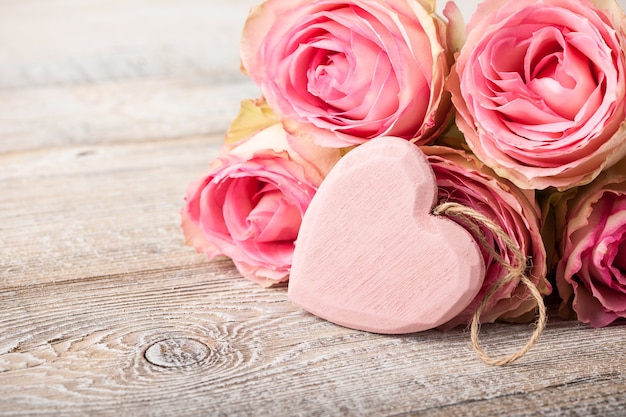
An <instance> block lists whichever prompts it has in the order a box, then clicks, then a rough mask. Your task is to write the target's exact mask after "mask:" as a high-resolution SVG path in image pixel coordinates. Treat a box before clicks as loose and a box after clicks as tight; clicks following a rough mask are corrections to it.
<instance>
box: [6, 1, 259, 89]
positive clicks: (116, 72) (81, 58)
mask: <svg viewBox="0 0 626 417" xmlns="http://www.w3.org/2000/svg"><path fill="white" fill-rule="evenodd" d="M257 3H258V1H255V0H229V1H226V2H216V1H204V0H183V1H177V2H176V1H171V0H153V1H146V0H107V1H105V2H103V1H98V0H52V1H42V0H20V1H11V0H3V1H2V2H0V88H11V89H15V88H24V87H27V88H32V87H43V86H53V85H79V84H80V85H82V84H94V83H100V82H103V81H113V80H114V81H120V80H132V79H153V78H157V79H160V78H174V77H176V78H179V77H182V78H186V79H196V80H197V79H201V80H211V81H212V82H213V83H216V82H226V81H228V80H231V79H232V77H233V76H234V75H236V74H238V73H239V49H238V43H239V37H240V34H241V30H242V28H243V24H244V21H245V19H246V17H247V16H248V11H249V9H250V7H251V6H253V5H255V4H257Z"/></svg>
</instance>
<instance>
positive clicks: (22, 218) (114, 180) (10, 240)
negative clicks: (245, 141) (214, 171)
mask: <svg viewBox="0 0 626 417" xmlns="http://www.w3.org/2000/svg"><path fill="white" fill-rule="evenodd" d="M221 141H222V136H221V135H219V136H208V137H194V138H179V139H174V140H169V141H167V140H158V141H155V142H144V143H131V144H121V145H97V146H81V147H72V146H68V147H64V148H54V149H46V150H37V151H29V152H19V153H8V154H4V155H2V154H0V194H1V195H2V199H0V224H1V225H2V226H1V230H2V232H1V234H0V245H2V248H3V250H2V255H1V256H0V283H1V284H2V286H5V287H12V286H15V285H35V284H39V283H44V282H61V281H66V280H69V281H71V280H76V279H81V278H83V277H91V276H99V275H109V274H119V273H132V272H135V271H140V270H143V269H146V268H147V269H155V268H159V267H165V266H168V265H170V264H171V263H172V262H176V261H178V262H177V263H180V262H182V263H189V262H194V259H197V258H196V257H195V256H192V253H191V252H192V251H190V250H189V248H187V247H185V246H184V245H183V237H182V233H181V232H180V229H179V223H180V218H179V216H178V212H179V211H180V209H181V208H182V206H183V204H184V201H183V198H184V195H185V189H186V187H187V184H188V183H189V182H191V181H192V180H195V179H196V177H198V176H199V175H200V174H201V172H203V171H204V170H206V169H207V168H208V165H209V162H210V161H211V159H213V158H214V157H215V156H216V154H217V150H218V147H219V146H220V144H221Z"/></svg>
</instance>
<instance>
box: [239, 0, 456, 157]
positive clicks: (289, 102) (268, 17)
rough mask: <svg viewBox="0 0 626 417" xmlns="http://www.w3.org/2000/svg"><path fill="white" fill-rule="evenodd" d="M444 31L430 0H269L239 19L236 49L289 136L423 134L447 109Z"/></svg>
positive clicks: (357, 139) (339, 138)
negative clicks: (243, 19) (241, 26)
mask: <svg viewBox="0 0 626 417" xmlns="http://www.w3.org/2000/svg"><path fill="white" fill-rule="evenodd" d="M446 36H447V35H446V24H445V22H444V21H443V20H442V19H441V18H439V17H437V16H436V15H435V13H434V1H433V0H318V1H310V0H268V1H266V2H265V3H264V4H262V5H261V6H258V7H256V8H254V9H253V10H252V12H251V14H250V16H249V18H248V20H247V22H246V25H245V28H244V31H243V38H242V43H241V59H242V65H243V68H244V69H245V70H246V71H247V72H248V73H249V74H250V76H251V77H252V79H253V80H254V81H255V82H256V83H257V84H258V85H259V86H260V88H261V91H262V93H263V95H264V97H265V98H266V99H267V102H268V103H269V104H270V107H272V108H273V109H274V111H276V113H277V114H279V115H280V116H281V118H282V119H283V124H284V126H285V128H286V129H287V130H288V131H289V132H291V133H293V134H295V135H297V136H307V137H313V138H314V140H315V141H316V143H317V144H319V145H321V146H328V147H347V146H352V145H357V144H361V143H363V142H365V141H367V140H369V139H371V138H375V137H379V136H385V135H390V136H398V137H402V138H406V139H413V138H415V139H416V142H418V143H427V142H430V141H431V140H432V139H433V138H434V136H435V135H436V134H437V133H438V132H439V131H440V130H441V129H442V128H443V127H444V125H445V124H446V123H447V121H448V120H449V118H450V117H451V115H450V113H451V112H450V109H451V104H450V99H449V93H447V92H446V91H445V89H444V79H445V77H446V76H447V75H448V73H449V67H450V65H451V61H452V58H451V53H450V52H449V51H448V50H447V48H446V46H445V40H446Z"/></svg>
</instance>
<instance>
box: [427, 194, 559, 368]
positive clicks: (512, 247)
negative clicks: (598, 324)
mask: <svg viewBox="0 0 626 417" xmlns="http://www.w3.org/2000/svg"><path fill="white" fill-rule="evenodd" d="M433 214H435V215H438V216H441V215H446V216H454V217H457V218H459V219H460V220H462V221H463V223H464V224H466V225H467V226H468V227H469V228H470V229H471V230H472V232H474V236H476V237H477V239H478V240H479V241H480V243H481V245H482V246H483V247H484V248H485V249H486V250H487V251H488V252H489V254H490V255H491V256H493V258H494V259H495V260H496V261H497V262H498V263H500V264H501V265H502V266H503V267H504V268H505V269H506V271H507V273H506V275H505V276H503V277H502V278H500V279H499V280H498V281H496V282H495V283H494V284H493V285H492V286H491V288H489V290H488V291H487V293H486V294H485V297H484V298H483V299H482V300H481V302H480V304H479V305H478V308H477V309H476V312H475V313H474V316H473V317H472V323H471V327H470V328H471V338H472V347H473V348H474V350H475V351H476V353H477V354H478V356H479V357H480V359H482V361H483V362H485V363H486V364H488V365H496V366H504V365H509V364H511V363H513V362H515V361H516V360H518V359H519V358H521V357H522V356H524V355H525V354H526V353H528V351H529V350H530V349H531V348H532V347H533V346H534V344H535V343H536V342H537V340H538V339H539V336H541V333H543V330H544V329H545V326H546V322H547V318H548V315H547V311H546V305H545V303H544V301H543V296H542V295H541V293H540V292H539V289H538V288H537V286H536V285H535V284H534V283H533V282H532V281H531V280H530V279H528V277H527V276H526V268H527V267H526V255H525V254H524V253H522V251H521V249H520V248H519V246H518V245H517V244H516V243H515V242H514V241H513V240H512V239H511V237H510V236H509V235H508V234H506V233H505V232H504V230H502V228H501V227H500V226H499V225H497V224H496V223H495V222H494V221H493V220H491V219H489V218H488V217H486V216H485V215H483V214H482V213H479V212H478V211H476V210H474V209H472V208H470V207H467V206H464V205H462V204H459V203H454V202H445V203H441V204H439V205H438V206H437V207H435V208H434V209H433ZM481 225H482V226H485V227H486V228H487V229H489V230H490V231H491V232H493V233H494V234H495V235H496V236H498V238H499V239H500V240H501V241H502V242H503V243H504V245H505V246H506V247H507V249H508V250H509V251H510V253H511V254H512V255H513V260H512V261H513V262H507V261H506V260H505V259H504V258H502V256H501V255H500V254H499V253H498V252H497V251H496V250H495V248H493V247H492V246H491V244H490V243H489V242H488V241H487V239H486V238H485V237H484V236H483V234H482V233H481V230H480V226H481ZM518 279H519V281H520V282H521V283H522V284H524V285H525V286H526V287H527V288H528V290H529V291H530V294H531V296H532V297H533V298H534V299H535V300H536V301H537V310H538V314H537V321H536V326H535V330H534V331H533V333H532V335H531V336H530V338H529V339H528V341H527V342H526V344H525V345H524V346H523V347H522V348H520V349H519V350H518V351H516V352H514V353H512V354H511V355H509V356H506V357H503V358H500V359H494V358H492V357H491V356H489V355H488V354H486V353H485V352H484V350H483V349H482V347H481V346H480V343H479V341H478V333H479V332H480V316H481V314H482V312H483V310H484V309H485V307H486V306H487V305H488V303H489V301H490V300H491V298H492V297H493V296H494V295H495V294H496V293H497V292H498V291H499V290H500V289H501V288H502V287H504V286H505V285H507V284H509V283H511V282H514V281H515V280H518Z"/></svg>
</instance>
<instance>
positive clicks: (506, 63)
mask: <svg viewBox="0 0 626 417" xmlns="http://www.w3.org/2000/svg"><path fill="white" fill-rule="evenodd" d="M625 22H626V20H625V17H624V13H623V11H622V10H621V8H620V7H619V5H618V4H617V3H616V2H615V1H614V0H593V1H589V0H517V1H509V0H484V1H483V2H482V3H481V4H480V5H479V6H478V9H477V10H476V13H475V14H474V16H473V17H472V18H471V20H470V22H469V24H468V26H467V41H466V43H465V45H464V46H463V48H462V49H461V52H460V55H459V56H458V58H457V62H456V66H455V68H454V69H453V70H452V72H451V77H450V81H449V84H448V85H449V88H450V89H451V91H452V96H453V97H452V100H453V103H454V104H455V106H456V108H457V112H458V113H457V125H458V127H459V128H460V129H461V131H463V133H464V134H465V137H466V140H467V142H468V144H469V146H470V147H471V149H472V150H473V151H474V152H475V154H476V155H477V156H478V158H480V159H481V160H482V161H483V162H484V163H485V164H487V165H488V166H490V167H491V168H492V169H494V170H495V171H496V172H497V173H498V174H499V175H501V176H503V177H506V178H508V179H510V180H511V181H513V182H514V183H515V184H517V185H518V186H520V187H522V188H535V189H544V188H547V187H550V186H553V187H557V188H559V189H566V188H570V187H573V186H576V185H580V184H585V183H589V182H590V181H592V180H593V178H595V177H596V176H597V175H598V174H599V173H600V172H601V171H602V170H603V169H604V168H606V167H609V166H611V165H613V164H615V163H616V162H617V161H618V160H619V159H621V158H622V157H623V156H624V155H625V154H626V123H625V122H624V120H625V119H626V100H625V88H626V78H625V74H624V69H625V58H624V47H625V46H626V35H625V33H626V30H625V26H624V25H625Z"/></svg>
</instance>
